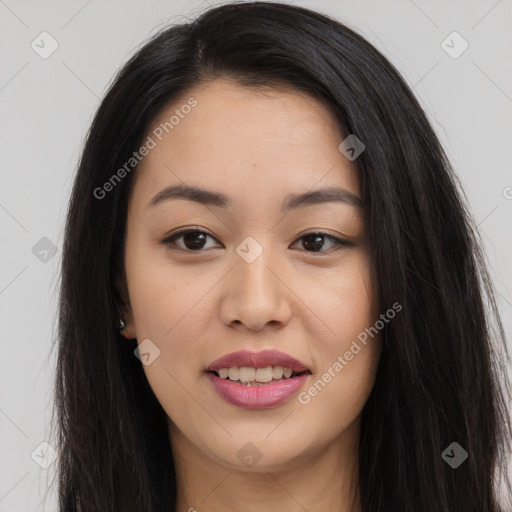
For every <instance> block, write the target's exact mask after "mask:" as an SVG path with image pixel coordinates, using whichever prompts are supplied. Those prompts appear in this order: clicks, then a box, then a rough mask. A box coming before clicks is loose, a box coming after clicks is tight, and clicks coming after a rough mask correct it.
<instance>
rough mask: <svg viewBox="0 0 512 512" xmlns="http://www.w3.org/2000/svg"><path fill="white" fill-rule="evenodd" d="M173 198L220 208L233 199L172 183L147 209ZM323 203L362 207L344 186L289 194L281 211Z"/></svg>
mask: <svg viewBox="0 0 512 512" xmlns="http://www.w3.org/2000/svg"><path fill="white" fill-rule="evenodd" d="M173 199H185V200H187V201H194V202H196V203H200V204H203V205H209V206H216V207H219V208H229V207H231V205H232V200H231V199H230V198H229V197H228V196H226V195H225V194H222V193H220V192H213V191H211V190H205V189H203V188H199V187H194V186H187V185H171V186H169V187H166V188H164V189H163V190H161V191H160V192H158V194H156V195H155V196H154V197H153V198H152V199H151V200H150V201H149V203H148V204H147V205H146V209H151V208H153V207H155V206H156V205H158V204H161V203H163V202H165V201H170V200H173ZM322 203H345V204H348V205H351V206H356V207H360V206H361V199H360V198H359V197H358V196H356V195H355V194H352V192H349V191H348V190H346V189H344V188H339V187H324V188H320V189H317V190H312V191H310V192H305V193H303V194H290V195H288V196H287V197H286V198H285V200H284V201H283V204H282V206H281V211H282V212H289V211H290V210H295V209H297V208H302V207H304V206H310V205H314V204H322Z"/></svg>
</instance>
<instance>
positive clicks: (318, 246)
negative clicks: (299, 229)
mask: <svg viewBox="0 0 512 512" xmlns="http://www.w3.org/2000/svg"><path fill="white" fill-rule="evenodd" d="M323 238H324V235H308V236H306V237H305V238H304V241H303V243H302V244H303V245H304V248H305V249H308V248H310V249H312V251H313V252H318V251H319V250H320V249H321V248H322V247H323V243H320V242H322V241H323ZM308 240H314V241H313V243H309V242H308Z"/></svg>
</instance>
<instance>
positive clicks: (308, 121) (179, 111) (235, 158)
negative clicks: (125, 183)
mask: <svg viewBox="0 0 512 512" xmlns="http://www.w3.org/2000/svg"><path fill="white" fill-rule="evenodd" d="M187 105H194V107H193V108H189V107H187ZM171 118H172V119H171ZM155 133H156V134H157V135H155ZM147 136H149V137H151V138H152V139H153V140H154V142H155V147H154V148H153V149H151V150H150V151H149V153H148V154H147V155H146V156H145V157H144V158H143V160H142V161H141V163H140V164H139V166H138V168H137V179H136V182H135V186H134V191H133V196H134V200H136V201H137V202H138V201H146V203H147V202H148V201H149V200H150V196H151V197H152V196H153V195H154V193H156V192H158V191H159V190H160V189H162V188H164V187H167V186H169V185H172V184H182V185H192V186H193V185H196V186H202V187H203V188H210V189H215V190H222V191H225V193H226V195H228V196H230V197H239V198H240V199H242V198H243V200H244V201H249V200H250V199H251V198H254V197H256V196H258V195H260V196H261V195H262V194H263V195H267V196H268V194H269V192H272V194H276V195H277V196H280V197H281V196H284V195H288V194H290V193H293V192H296V193H300V192H304V191H306V190H310V189H312V188H317V187H315V185H318V187H320V186H322V187H323V186H342V187H344V188H345V189H347V190H348V191H350V192H352V193H353V194H355V195H358V193H359V181H358V174H357V168H356V165H355V163H354V162H350V161H349V160H347V159H346V158H345V157H344V156H343V154H342V153H341V152H340V151H339V149H338V146H339V144H340V142H341V141H342V140H343V138H344V135H343V134H342V132H341V131H340V129H339V126H338V124H337V122H336V119H335V117H334V115H333V113H332V112H331V111H330V110H329V108H328V107H327V106H326V105H324V104H323V103H322V102H319V101H318V100H316V99H314V98H312V97H311V96H308V95H305V94H303V93H299V92H296V91H293V90H283V89H279V90H278V89H272V88H265V89H258V90H254V89H252V88H247V87H243V86H241V85H238V84H236V83H234V82H232V81H228V80H223V79H217V80H214V81H213V82H210V83H207V84H204V85H201V86H198V87H195V88H193V89H190V90H189V91H187V92H186V93H185V94H183V95H181V96H180V97H179V98H177V99H175V100H174V101H172V103H170V104H169V105H167V106H166V107H165V108H164V109H162V111H161V112H160V113H159V115H158V116H157V117H156V118H155V120H154V121H153V123H152V124H151V126H150V129H149V130H148V133H147ZM144 206H145V205H144Z"/></svg>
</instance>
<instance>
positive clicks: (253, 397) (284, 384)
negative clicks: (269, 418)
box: [208, 372, 310, 409]
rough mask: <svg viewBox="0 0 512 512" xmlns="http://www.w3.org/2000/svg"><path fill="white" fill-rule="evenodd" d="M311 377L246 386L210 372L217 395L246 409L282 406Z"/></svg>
mask: <svg viewBox="0 0 512 512" xmlns="http://www.w3.org/2000/svg"><path fill="white" fill-rule="evenodd" d="M309 375H310V374H309V373H303V374H301V375H297V376H296V377H291V378H289V379H286V380H283V381H280V382H276V383H274V384H265V385H263V386H246V385H244V384H238V383H236V382H233V381H231V380H229V379H222V378H220V377H218V376H217V375H216V374H214V373H210V372H208V378H209V379H210V382H211V383H212V384H213V385H214V387H215V390H216V391H217V393H218V394H219V395H220V396H221V397H222V398H223V399H224V400H226V402H229V403H230V404H233V405H236V406H238V407H243V408H245V409H266V408H268V407H273V406H275V405H279V404H281V403H282V402H284V401H285V400H287V399H288V398H289V397H290V396H291V395H293V394H294V393H296V392H297V391H298V390H299V389H300V388H301V387H302V386H303V384H304V381H305V380H306V379H307V378H308V376H309Z"/></svg>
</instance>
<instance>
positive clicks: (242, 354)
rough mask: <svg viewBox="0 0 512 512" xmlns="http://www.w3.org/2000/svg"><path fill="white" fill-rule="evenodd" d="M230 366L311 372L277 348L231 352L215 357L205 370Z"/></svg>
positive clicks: (210, 370)
mask: <svg viewBox="0 0 512 512" xmlns="http://www.w3.org/2000/svg"><path fill="white" fill-rule="evenodd" d="M232 366H239V367H242V366H246V367H251V368H265V367H267V366H282V367H284V368H291V369H292V370H293V371H294V372H295V373H302V372H306V371H307V372H308V373H311V371H310V370H309V368H308V367H307V366H306V365H305V364H304V363H302V362H301V361H299V360H297V359H295V358H294V357H292V356H290V355H288V354H285V353H284V352H280V351H279V350H261V351H260V352H251V351H249V350H240V351H238V352H232V353H231V354H227V355H225V356H222V357H221V358H219V359H216V360H215V361H214V362H213V363H211V364H210V366H208V368H207V369H206V370H207V371H209V372H218V371H219V370H220V369H221V368H230V367H232Z"/></svg>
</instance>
